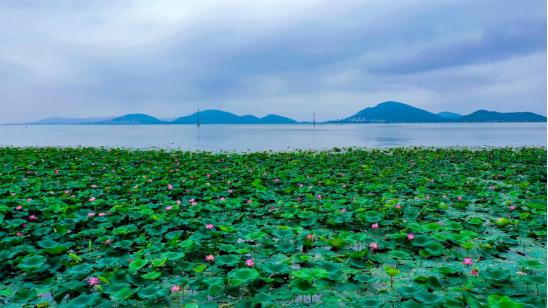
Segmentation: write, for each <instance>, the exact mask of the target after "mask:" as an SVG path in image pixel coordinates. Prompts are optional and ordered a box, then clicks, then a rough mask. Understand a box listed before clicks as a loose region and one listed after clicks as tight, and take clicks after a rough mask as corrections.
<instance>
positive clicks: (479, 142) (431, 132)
mask: <svg viewBox="0 0 548 308" xmlns="http://www.w3.org/2000/svg"><path fill="white" fill-rule="evenodd" d="M0 146H39V147H41V146H106V147H132V148H151V147H159V148H176V149H183V150H206V151H221V150H226V151H264V150H273V151H285V150H294V149H329V148H334V147H368V148H377V147H402V146H404V147H407V146H434V147H447V146H466V147H483V146H497V147H500V146H512V147H520V146H546V123H479V124H478V123H443V124H440V123H435V124H432V123H429V124H425V123H421V124H348V125H316V126H315V127H314V126H312V125H202V126H200V127H199V128H198V127H196V126H193V125H135V126H131V125H128V126H122V125H117V126H110V125H51V126H47V125H44V126H39V125H36V126H31V125H29V126H8V125H4V126H0Z"/></svg>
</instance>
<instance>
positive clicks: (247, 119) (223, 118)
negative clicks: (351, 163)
mask: <svg viewBox="0 0 548 308" xmlns="http://www.w3.org/2000/svg"><path fill="white" fill-rule="evenodd" d="M197 121H198V113H197V112H196V113H193V114H191V115H188V116H183V117H179V118H176V119H175V120H173V121H172V122H171V123H172V124H196V123H197ZM291 123H297V121H295V120H293V119H290V118H286V117H282V116H279V115H275V114H269V115H267V116H265V117H262V118H258V117H256V116H253V115H243V116H239V115H236V114H233V113H230V112H226V111H222V110H214V109H212V110H204V111H201V112H200V124H291Z"/></svg>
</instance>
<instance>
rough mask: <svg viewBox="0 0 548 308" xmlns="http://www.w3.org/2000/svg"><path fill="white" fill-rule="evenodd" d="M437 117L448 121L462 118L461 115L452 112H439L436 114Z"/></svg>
mask: <svg viewBox="0 0 548 308" xmlns="http://www.w3.org/2000/svg"><path fill="white" fill-rule="evenodd" d="M438 116H440V117H442V118H444V119H450V120H453V119H458V118H460V117H462V115H461V114H458V113H454V112H449V111H444V112H440V113H438Z"/></svg>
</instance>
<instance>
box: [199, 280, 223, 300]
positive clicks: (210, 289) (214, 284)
mask: <svg viewBox="0 0 548 308" xmlns="http://www.w3.org/2000/svg"><path fill="white" fill-rule="evenodd" d="M204 283H205V284H207V293H208V294H209V295H211V296H217V295H220V294H222V293H223V292H224V289H225V282H224V279H223V278H220V277H213V278H209V279H205V280H204Z"/></svg>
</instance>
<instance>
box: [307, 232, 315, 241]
mask: <svg viewBox="0 0 548 308" xmlns="http://www.w3.org/2000/svg"><path fill="white" fill-rule="evenodd" d="M306 239H307V240H309V241H311V240H313V239H314V234H312V233H309V234H307V235H306Z"/></svg>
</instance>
